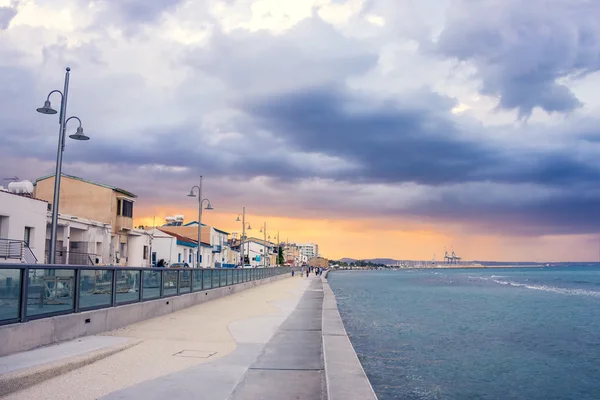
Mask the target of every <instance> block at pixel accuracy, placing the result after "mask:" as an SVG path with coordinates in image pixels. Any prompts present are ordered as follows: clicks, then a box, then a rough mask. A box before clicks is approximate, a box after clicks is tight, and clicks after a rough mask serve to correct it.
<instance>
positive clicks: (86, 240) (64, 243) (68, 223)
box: [46, 212, 112, 265]
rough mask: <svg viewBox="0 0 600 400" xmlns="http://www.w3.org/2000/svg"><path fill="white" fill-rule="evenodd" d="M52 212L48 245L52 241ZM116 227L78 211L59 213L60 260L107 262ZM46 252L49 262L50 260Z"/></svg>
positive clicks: (64, 261)
mask: <svg viewBox="0 0 600 400" xmlns="http://www.w3.org/2000/svg"><path fill="white" fill-rule="evenodd" d="M51 228H52V213H51V212H48V213H47V216H46V247H47V248H49V247H50V245H49V243H50V231H51ZM111 235H112V227H111V226H110V224H105V223H103V222H98V221H92V220H89V219H86V218H81V217H77V216H74V215H66V214H60V213H59V214H58V224H57V227H56V249H57V253H56V263H57V264H68V265H107V264H109V263H110V247H111V246H110V244H111ZM47 256H48V255H47V254H46V262H48V260H47Z"/></svg>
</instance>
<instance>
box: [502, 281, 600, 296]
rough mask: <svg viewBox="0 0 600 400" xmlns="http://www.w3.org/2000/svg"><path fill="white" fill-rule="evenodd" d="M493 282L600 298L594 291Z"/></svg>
mask: <svg viewBox="0 0 600 400" xmlns="http://www.w3.org/2000/svg"><path fill="white" fill-rule="evenodd" d="M491 281H492V282H494V283H497V284H500V285H507V286H515V287H522V288H526V289H531V290H539V291H543V292H552V293H558V294H563V295H567V296H588V297H596V298H600V292H595V291H593V290H585V289H566V288H560V287H556V286H547V285H532V284H527V283H519V282H513V281H504V280H502V279H491Z"/></svg>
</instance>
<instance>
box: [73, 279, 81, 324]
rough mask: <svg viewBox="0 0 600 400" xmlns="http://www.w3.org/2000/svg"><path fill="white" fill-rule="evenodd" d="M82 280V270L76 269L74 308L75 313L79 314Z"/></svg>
mask: <svg viewBox="0 0 600 400" xmlns="http://www.w3.org/2000/svg"><path fill="white" fill-rule="evenodd" d="M80 280H81V270H80V269H79V268H77V269H75V284H74V285H73V303H74V304H73V308H74V312H76V313H77V312H79V285H80V283H81V282H80Z"/></svg>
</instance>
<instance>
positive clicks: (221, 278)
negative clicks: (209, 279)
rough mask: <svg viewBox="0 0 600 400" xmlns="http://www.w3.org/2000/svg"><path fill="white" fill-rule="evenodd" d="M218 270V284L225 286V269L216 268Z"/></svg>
mask: <svg viewBox="0 0 600 400" xmlns="http://www.w3.org/2000/svg"><path fill="white" fill-rule="evenodd" d="M218 271H219V278H220V279H219V282H220V283H219V285H220V286H227V271H223V270H218Z"/></svg>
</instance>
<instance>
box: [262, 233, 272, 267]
mask: <svg viewBox="0 0 600 400" xmlns="http://www.w3.org/2000/svg"><path fill="white" fill-rule="evenodd" d="M260 231H261V232H262V234H263V235H264V240H263V246H264V247H265V252H264V253H265V254H263V265H264V268H266V267H267V223H266V222H265V223H264V226H263V227H262V228H260ZM270 238H271V236H269V239H270Z"/></svg>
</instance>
